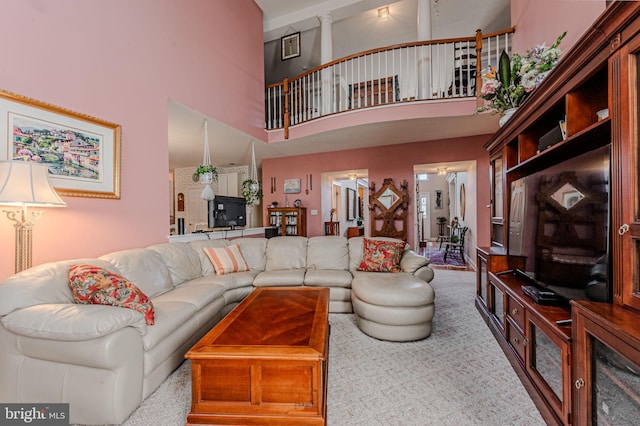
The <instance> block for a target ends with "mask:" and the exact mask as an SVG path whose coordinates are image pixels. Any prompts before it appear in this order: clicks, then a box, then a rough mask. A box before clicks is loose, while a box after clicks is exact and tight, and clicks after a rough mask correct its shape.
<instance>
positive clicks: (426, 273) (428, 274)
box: [413, 266, 433, 282]
mask: <svg viewBox="0 0 640 426" xmlns="http://www.w3.org/2000/svg"><path fill="white" fill-rule="evenodd" d="M413 276H414V277H417V278H420V279H421V280H423V281H426V282H431V280H432V279H433V269H431V268H430V267H429V266H423V267H421V268H418V270H417V271H415V272H414V273H413Z"/></svg>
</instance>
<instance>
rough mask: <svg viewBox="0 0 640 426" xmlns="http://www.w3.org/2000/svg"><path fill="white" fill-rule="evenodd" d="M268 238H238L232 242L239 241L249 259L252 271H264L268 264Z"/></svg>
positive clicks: (244, 254)
mask: <svg viewBox="0 0 640 426" xmlns="http://www.w3.org/2000/svg"><path fill="white" fill-rule="evenodd" d="M267 241H269V240H267V239H266V238H237V239H235V240H231V243H238V245H239V246H240V250H241V251H242V255H243V256H244V258H245V259H246V260H247V263H248V264H249V268H251V270H252V271H264V268H265V266H266V264H267Z"/></svg>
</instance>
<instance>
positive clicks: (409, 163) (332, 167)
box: [262, 135, 490, 246]
mask: <svg viewBox="0 0 640 426" xmlns="http://www.w3.org/2000/svg"><path fill="white" fill-rule="evenodd" d="M489 137H490V135H481V136H472V137H467V138H459V139H446V140H438V141H429V142H416V143H409V144H401V145H388V146H383V147H372V148H363V149H354V150H347V151H337V152H328V153H322V154H315V155H302V156H296V157H285V158H273V159H268V160H263V161H262V181H263V182H269V181H270V178H271V177H275V178H276V186H277V188H276V192H275V193H273V194H272V193H271V192H270V190H269V188H268V186H265V187H264V190H265V195H264V203H263V206H264V207H263V208H264V211H263V214H264V217H266V214H267V211H266V209H267V207H268V205H269V204H271V202H272V201H277V202H278V203H279V204H280V205H281V206H284V201H285V194H284V193H283V192H282V188H283V182H284V179H296V178H299V179H301V182H303V184H302V185H303V188H302V192H301V193H300V194H295V195H289V203H290V204H291V203H292V202H293V199H295V198H299V199H300V200H301V201H302V205H303V206H305V207H306V208H307V234H308V236H310V237H311V236H316V235H322V234H323V232H324V224H323V222H324V221H326V220H328V218H327V217H323V216H322V215H321V214H320V213H321V212H322V199H321V188H320V185H319V184H320V174H321V173H326V172H335V171H342V170H350V169H367V170H368V171H369V181H370V182H375V184H376V188H377V189H378V188H380V185H381V184H382V181H383V180H384V179H385V178H389V177H390V178H392V179H393V181H394V183H395V184H396V186H399V184H400V182H402V180H403V179H406V180H407V182H408V183H409V193H410V194H412V193H413V192H414V191H413V187H412V185H413V181H414V178H413V166H414V165H418V164H429V163H439V162H453V161H467V160H476V161H477V177H476V178H475V179H476V181H477V203H476V204H477V205H476V206H468V208H474V209H477V223H478V230H477V239H476V241H477V244H478V245H481V246H486V245H488V244H489V243H490V239H489V209H487V208H486V207H485V206H486V205H487V204H489V180H488V176H489V154H488V152H487V151H486V150H485V149H484V148H483V145H484V143H486V142H487V140H488V139H489ZM309 173H310V174H312V175H313V184H314V186H313V190H312V191H310V192H309V194H305V191H304V189H305V188H304V182H305V176H306V175H307V174H309ZM413 202H414V200H413V199H411V205H410V207H409V219H408V223H409V225H408V227H409V241H413V225H412V224H413V221H414V217H413V210H414V207H415V206H414V204H413ZM312 209H317V210H318V215H316V216H312V215H310V210H312ZM265 223H268V222H265Z"/></svg>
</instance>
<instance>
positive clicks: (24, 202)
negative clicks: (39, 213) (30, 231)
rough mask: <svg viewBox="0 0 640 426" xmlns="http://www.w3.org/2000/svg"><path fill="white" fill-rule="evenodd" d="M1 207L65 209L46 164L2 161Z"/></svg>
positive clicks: (0, 179)
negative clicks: (52, 183) (50, 178)
mask: <svg viewBox="0 0 640 426" xmlns="http://www.w3.org/2000/svg"><path fill="white" fill-rule="evenodd" d="M0 205H9V206H39V207H64V206H66V205H67V204H66V203H65V202H64V201H62V199H61V198H60V197H59V196H58V194H57V193H56V191H55V189H54V188H53V186H52V185H51V181H50V180H49V168H48V167H47V166H46V165H44V164H38V163H32V162H25V161H11V160H9V161H0Z"/></svg>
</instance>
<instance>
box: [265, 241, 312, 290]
mask: <svg viewBox="0 0 640 426" xmlns="http://www.w3.org/2000/svg"><path fill="white" fill-rule="evenodd" d="M284 238H288V237H284ZM304 273H305V270H304V269H289V270H285V271H264V272H260V273H259V274H258V275H257V276H256V278H255V279H254V280H253V285H254V287H279V286H296V285H297V286H301V285H302V284H303V283H304Z"/></svg>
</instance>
